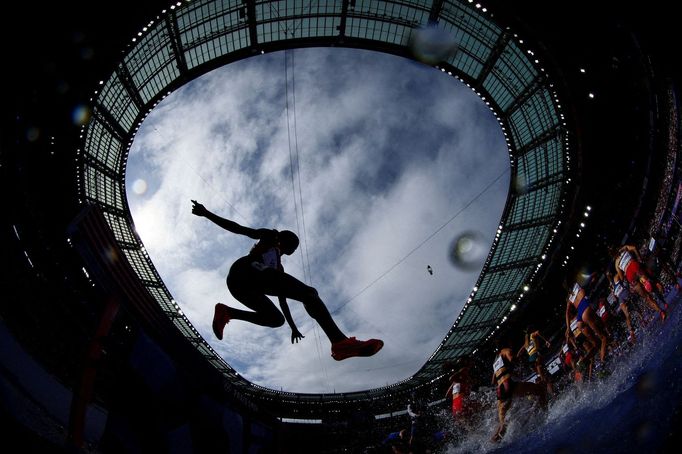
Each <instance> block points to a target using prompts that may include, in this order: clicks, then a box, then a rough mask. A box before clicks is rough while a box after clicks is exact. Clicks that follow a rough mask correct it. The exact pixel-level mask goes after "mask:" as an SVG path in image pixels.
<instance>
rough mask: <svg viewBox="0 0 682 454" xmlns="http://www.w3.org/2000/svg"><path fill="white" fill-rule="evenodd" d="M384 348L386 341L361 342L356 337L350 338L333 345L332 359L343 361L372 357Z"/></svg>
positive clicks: (370, 340)
mask: <svg viewBox="0 0 682 454" xmlns="http://www.w3.org/2000/svg"><path fill="white" fill-rule="evenodd" d="M383 346H384V341H382V340H380V339H369V340H366V341H359V340H357V339H356V338H354V337H349V338H347V339H344V340H342V341H339V342H335V343H333V344H332V358H334V359H335V360H337V361H341V360H343V359H346V358H350V357H352V356H372V355H373V354H375V353H376V352H378V351H379V350H381V347H383Z"/></svg>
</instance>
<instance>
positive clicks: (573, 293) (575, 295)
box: [568, 282, 581, 304]
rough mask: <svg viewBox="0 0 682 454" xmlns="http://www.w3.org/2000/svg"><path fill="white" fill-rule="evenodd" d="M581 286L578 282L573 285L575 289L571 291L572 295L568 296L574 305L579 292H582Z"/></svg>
mask: <svg viewBox="0 0 682 454" xmlns="http://www.w3.org/2000/svg"><path fill="white" fill-rule="evenodd" d="M580 288H581V287H580V285H578V283H577V282H576V283H575V284H573V289H572V290H571V294H570V295H569V296H568V300H569V301H570V302H571V303H572V304H575V299H576V298H577V297H578V292H579V291H580Z"/></svg>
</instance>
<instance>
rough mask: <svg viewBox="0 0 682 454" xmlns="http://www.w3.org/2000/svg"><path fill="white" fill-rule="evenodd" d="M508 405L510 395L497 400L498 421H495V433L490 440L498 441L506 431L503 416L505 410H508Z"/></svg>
mask: <svg viewBox="0 0 682 454" xmlns="http://www.w3.org/2000/svg"><path fill="white" fill-rule="evenodd" d="M509 407H511V397H510V398H507V399H505V400H498V401H497V420H498V423H497V428H496V429H495V433H494V434H493V436H492V438H491V439H490V441H493V442H498V441H500V440H502V437H503V436H504V433H505V432H506V431H507V425H506V423H505V417H506V415H507V411H508V410H509Z"/></svg>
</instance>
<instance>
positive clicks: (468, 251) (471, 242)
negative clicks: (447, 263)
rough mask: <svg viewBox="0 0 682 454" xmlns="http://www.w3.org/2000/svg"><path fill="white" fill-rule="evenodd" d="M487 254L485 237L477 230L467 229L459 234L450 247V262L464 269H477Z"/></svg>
mask: <svg viewBox="0 0 682 454" xmlns="http://www.w3.org/2000/svg"><path fill="white" fill-rule="evenodd" d="M487 254H488V247H487V245H486V241H485V238H484V237H483V235H482V234H481V233H479V232H475V231H468V232H464V233H462V234H460V235H459V236H458V237H457V238H455V239H454V241H453V242H452V246H451V247H450V254H449V255H450V260H451V261H452V263H453V264H454V265H455V266H456V267H458V268H461V269H463V270H466V271H479V270H480V269H481V267H482V266H483V263H484V261H485V258H486V256H487Z"/></svg>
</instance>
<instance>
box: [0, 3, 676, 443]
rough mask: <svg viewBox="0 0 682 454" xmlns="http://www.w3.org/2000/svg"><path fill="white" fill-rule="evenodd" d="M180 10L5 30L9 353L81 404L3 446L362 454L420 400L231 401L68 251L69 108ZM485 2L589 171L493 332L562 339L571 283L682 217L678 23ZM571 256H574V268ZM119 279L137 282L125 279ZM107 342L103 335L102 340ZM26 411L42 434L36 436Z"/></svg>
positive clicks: (14, 430) (180, 348) (631, 8)
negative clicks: (533, 278) (525, 51)
mask: <svg viewBox="0 0 682 454" xmlns="http://www.w3.org/2000/svg"><path fill="white" fill-rule="evenodd" d="M435 3H438V1H436V2H435ZM441 3H442V2H441ZM166 6H167V3H166V2H160V1H157V0H154V1H145V2H134V1H131V0H123V1H119V2H114V3H110V4H109V5H108V6H106V7H105V6H103V5H102V4H99V3H97V4H93V3H92V2H84V1H80V0H79V1H74V2H47V3H33V2H25V3H22V2H20V4H17V5H15V12H14V13H13V14H12V15H8V17H7V19H8V22H11V28H10V27H5V28H3V32H2V33H3V40H4V42H5V43H6V46H5V47H6V49H8V50H9V51H10V54H9V58H8V59H7V60H6V65H5V67H6V69H5V72H6V74H7V75H9V80H8V79H7V78H6V81H7V82H6V84H7V85H6V86H7V88H8V91H9V92H10V93H9V96H10V98H11V100H10V102H9V103H8V102H5V103H4V106H5V108H6V109H7V112H5V115H4V116H3V122H4V123H3V128H2V132H3V133H2V137H1V139H2V149H1V162H0V164H1V167H0V172H1V176H0V180H1V181H2V184H3V191H2V192H3V195H4V203H3V213H4V216H3V222H2V242H3V253H2V256H3V270H2V293H3V296H2V298H1V299H0V301H1V302H0V321H1V322H2V324H3V325H5V326H6V330H7V332H8V333H9V334H8V335H9V336H10V337H9V338H8V339H11V340H12V342H16V345H17V346H20V347H17V348H21V349H22V350H23V351H25V352H26V353H27V354H28V355H29V356H30V357H31V358H33V359H34V360H35V362H36V364H38V365H39V366H40V367H41V368H42V373H44V374H45V375H49V376H50V377H52V378H53V379H54V380H56V381H57V382H58V383H59V384H60V385H61V386H62V387H63V388H64V389H66V390H68V391H70V392H71V395H69V397H71V399H67V403H66V408H67V410H68V411H70V416H69V421H70V425H68V426H66V427H64V426H60V425H59V424H58V423H57V422H56V419H55V418H54V417H51V416H49V415H47V413H49V412H48V410H47V408H48V407H50V405H48V404H46V403H45V402H44V399H45V398H46V397H45V396H44V395H30V393H29V392H28V391H26V394H25V395H23V396H22V399H23V403H21V402H17V401H16V400H14V401H11V402H10V400H11V399H10V400H7V399H9V398H4V399H0V424H1V427H3V430H2V431H3V432H4V433H6V434H7V437H3V438H4V440H3V444H4V443H8V445H9V444H10V441H15V442H18V443H21V445H22V446H24V447H26V449H28V447H30V448H35V449H36V450H39V452H51V451H54V452H71V450H72V449H76V448H73V446H72V445H73V444H76V445H80V448H81V449H83V450H85V451H86V452H87V450H88V449H92V450H93V452H97V450H100V452H128V451H132V452H140V451H141V452H157V451H161V452H165V451H171V450H174V451H175V452H182V451H183V446H184V445H183V444H182V443H183V442H185V441H186V440H191V442H192V446H193V449H194V452H208V451H212V450H213V449H214V448H215V447H222V449H223V450H225V451H229V452H273V451H274V452H341V450H342V449H344V448H348V449H351V450H352V449H354V447H356V448H357V446H358V444H357V443H361V440H362V438H363V437H369V436H370V435H372V434H373V433H376V432H377V431H382V430H384V428H383V427H381V424H382V422H380V421H375V420H374V418H373V412H374V414H376V413H386V412H389V411H395V409H396V408H398V407H399V408H400V409H401V410H402V409H403V408H404V404H403V403H404V401H405V399H406V398H407V397H408V396H409V395H410V393H411V392H413V391H414V390H411V389H403V390H402V395H401V396H396V397H395V398H396V401H399V403H397V404H396V406H395V408H393V406H392V405H391V404H390V403H388V402H386V400H387V399H388V398H387V397H386V396H388V395H389V391H388V390H386V391H384V392H383V393H384V394H382V395H383V396H384V397H386V399H383V400H384V402H383V403H382V404H381V410H380V411H377V409H376V408H369V407H370V405H371V404H370V402H369V401H363V400H362V399H360V400H357V401H354V400H353V399H349V400H348V401H347V402H345V401H344V397H343V396H340V397H338V401H336V402H335V401H334V398H333V396H330V395H327V396H326V397H325V402H320V403H319V405H318V404H317V403H315V402H307V403H306V402H302V403H298V404H291V403H290V402H289V401H287V400H286V399H283V400H282V401H276V398H275V400H274V401H272V402H270V403H268V402H269V401H266V400H265V399H260V400H259V398H254V394H255V393H259V390H258V389H254V390H252V393H254V394H249V393H244V392H243V391H242V389H241V388H239V387H233V386H232V385H231V384H230V383H229V382H228V381H226V379H225V377H224V376H223V375H221V373H219V372H218V370H217V369H216V368H214V367H213V366H212V365H211V364H209V363H208V362H207V361H205V360H204V358H203V357H202V356H200V355H198V354H197V353H196V350H195V349H194V347H193V346H192V345H191V344H190V343H189V342H187V340H186V339H185V338H184V337H183V336H182V335H180V334H179V333H178V332H176V330H175V329H174V328H173V325H172V323H171V322H170V321H168V320H165V319H164V320H159V321H158V323H156V324H153V323H150V321H149V319H148V318H145V317H141V316H140V314H139V313H138V312H137V310H136V306H134V305H132V306H131V305H125V304H124V305H121V306H120V307H119V306H118V304H117V303H115V302H114V303H112V299H113V300H115V299H117V298H122V299H125V298H132V299H134V298H135V297H134V296H133V297H130V295H128V296H126V295H123V296H121V295H120V294H119V293H120V292H123V293H125V292H132V293H135V292H144V289H143V288H142V287H139V288H138V287H137V286H140V285H141V284H139V282H134V281H126V280H123V281H119V282H117V283H116V282H115V283H113V284H111V285H109V286H107V285H108V284H107V281H106V277H105V278H103V280H101V281H98V282H97V283H96V284H93V283H92V282H91V281H90V280H89V279H87V278H86V277H85V276H84V275H83V272H82V268H83V266H84V263H86V262H87V258H84V255H83V254H82V253H79V251H80V249H79V247H81V246H78V247H72V246H71V245H70V244H69V243H68V242H67V237H68V235H67V231H68V230H69V226H71V225H73V223H74V219H76V217H77V216H78V215H79V214H80V213H82V209H83V206H82V205H81V204H80V203H79V192H78V191H79V190H78V187H77V178H76V171H77V163H76V162H75V159H76V158H75V156H74V153H73V150H75V149H76V148H78V147H79V144H80V140H79V134H80V131H79V129H78V128H77V127H75V126H74V125H73V122H72V119H71V115H72V111H73V109H74V107H75V106H78V105H82V104H87V103H88V102H89V100H90V98H91V97H92V93H93V91H94V90H95V89H96V88H97V84H98V82H99V81H100V80H103V79H106V78H107V77H108V76H109V75H110V74H111V73H112V72H113V70H114V66H115V64H116V62H118V61H119V60H120V59H121V58H122V56H123V51H124V50H125V49H126V48H127V46H128V45H129V44H130V39H131V37H132V36H134V35H135V34H136V33H137V31H138V30H139V29H140V28H141V27H143V26H144V25H145V23H146V22H147V21H148V20H149V18H153V17H155V16H157V15H158V14H159V13H160V11H161V10H162V9H164V8H165V7H166ZM486 6H487V7H488V8H489V9H490V10H491V11H494V13H495V15H496V19H498V20H500V21H501V22H502V23H505V24H510V25H512V26H513V27H514V28H515V29H517V30H522V31H523V32H524V34H525V36H527V37H528V38H529V39H530V40H532V41H533V42H535V43H537V45H538V46H539V48H540V49H542V52H543V55H542V57H543V59H544V60H545V61H547V62H548V63H549V64H548V66H549V67H550V68H551V71H552V73H553V76H554V80H555V81H556V82H557V87H556V90H557V91H558V92H559V94H560V96H561V98H562V99H563V101H564V102H566V103H568V105H567V106H565V111H566V112H567V113H568V114H567V118H566V121H567V123H568V126H567V128H568V130H569V131H571V134H572V137H571V140H572V143H573V144H574V145H575V147H576V148H577V150H575V156H576V158H577V160H578V163H577V165H576V167H575V170H573V171H572V173H571V174H570V176H571V183H570V185H569V187H568V188H567V193H568V194H569V195H570V197H571V198H570V204H569V207H568V208H567V209H568V211H569V214H568V216H567V217H568V218H570V221H569V222H565V223H563V224H562V229H563V231H561V232H559V238H560V240H559V241H557V242H556V243H554V245H553V247H552V249H551V251H550V254H549V256H550V258H549V262H550V263H549V265H548V266H547V267H545V268H543V274H542V275H541V277H540V280H539V283H538V284H537V285H536V286H535V287H534V288H532V289H531V291H530V292H529V293H528V295H527V296H526V304H525V305H524V307H523V309H522V310H518V311H516V312H514V314H513V315H512V316H510V317H509V321H508V322H507V323H506V325H505V327H504V328H503V329H501V330H499V331H497V332H496V336H505V335H508V334H509V333H512V332H518V331H519V330H520V329H521V327H523V326H525V325H526V324H528V323H535V324H536V325H539V326H543V327H545V330H546V332H548V333H557V332H558V333H559V335H561V334H562V330H563V311H564V307H565V306H564V301H565V290H564V288H563V287H562V282H563V279H564V277H565V276H566V275H567V274H568V273H570V272H571V271H575V270H576V267H577V266H585V265H586V264H587V266H589V267H590V269H592V270H595V271H597V270H602V271H603V269H604V267H605V266H606V259H607V256H608V247H609V246H610V245H613V244H620V243H621V241H622V240H623V238H624V237H627V238H629V239H630V241H631V242H633V243H637V244H641V243H642V242H645V241H646V240H647V239H648V238H650V237H651V236H652V234H655V233H657V230H656V228H658V226H659V225H660V224H661V222H662V220H664V219H665V220H667V219H668V218H670V217H671V216H673V215H674V213H671V212H670V211H671V207H672V205H673V200H674V197H675V190H676V188H677V184H678V183H679V181H680V177H681V175H680V169H682V166H680V164H679V162H677V160H678V158H679V151H680V150H679V142H677V149H676V150H673V152H672V153H673V154H674V155H675V156H674V159H673V163H674V164H675V167H673V168H672V169H671V168H670V165H669V163H670V159H668V155H669V154H670V153H671V151H670V149H669V140H670V137H669V134H668V132H667V131H668V130H673V129H674V130H675V131H676V134H679V118H678V124H673V125H671V124H670V118H671V116H670V115H669V112H671V111H677V110H678V109H679V99H673V100H672V102H671V99H670V98H669V97H666V94H667V93H670V91H671V90H672V91H675V90H677V89H678V87H677V85H675V84H677V83H679V82H680V80H681V79H680V70H679V67H678V66H677V64H678V61H677V60H678V54H679V43H680V39H679V36H676V34H677V33H678V32H677V30H678V24H677V23H676V21H677V19H676V17H675V15H674V14H673V13H672V12H667V11H665V10H664V4H663V3H662V2H661V3H660V4H659V3H658V2H656V3H655V4H654V6H645V5H644V4H635V3H623V2H611V1H609V2H587V1H579V2H568V1H562V2H542V1H515V2H509V1H504V0H495V1H488V2H486ZM581 67H587V68H589V69H590V71H589V74H588V75H584V74H581V73H580V72H579V71H578V69H579V68H581ZM589 93H594V95H595V96H594V98H590V97H589ZM675 93H677V92H676V91H675ZM10 123H11V124H10ZM31 131H39V133H37V132H36V133H35V134H34V135H31ZM678 166H679V167H680V168H678ZM661 200H662V201H663V202H661ZM587 205H590V206H591V207H592V211H591V216H590V221H589V225H588V227H587V228H586V229H585V230H584V232H582V233H583V234H582V235H581V236H580V237H579V240H576V239H575V238H576V235H575V234H576V232H577V231H578V224H579V222H580V221H581V218H582V216H583V211H584V209H585V206H587ZM93 222H94V221H93ZM667 240H668V247H669V250H670V251H673V252H671V260H674V262H675V263H678V262H679V250H680V231H679V224H677V223H673V224H672V227H671V228H670V230H669V232H668V238H667ZM569 241H570V242H569ZM569 246H574V247H575V250H576V252H575V253H574V255H573V256H572V260H571V262H570V263H569V264H568V266H563V264H562V259H563V256H565V255H566V254H567V248H568V247H569ZM86 248H87V247H86ZM27 254H28V255H27ZM27 256H29V257H30V265H29V263H28V262H27ZM92 260H95V259H92ZM87 263H89V264H92V263H94V262H87ZM116 272H117V273H121V275H123V276H126V274H125V273H127V272H129V271H126V270H118V271H116ZM121 282H126V284H125V285H126V287H125V288H124V289H123V290H121V288H119V287H117V285H121ZM132 293H131V294H132ZM106 310H113V311H116V310H118V313H117V315H115V317H114V319H113V321H112V323H111V326H110V330H108V329H107V327H102V326H101V323H102V320H103V318H102V314H103V312H105V311H106ZM155 316H156V315H155ZM455 317H456V315H454V316H453V321H454V318H455ZM98 329H100V330H103V331H102V332H107V334H106V335H105V336H103V337H98V336H97V333H98ZM3 342H4V341H3ZM8 345H9V344H5V345H3V346H2V348H3V349H5V348H6V346H8ZM13 348H14V347H13ZM491 348H492V344H491V343H482V344H481V345H480V347H479V349H478V355H479V356H480V358H481V363H480V364H483V363H485V364H484V365H482V366H481V367H480V368H477V370H479V371H480V373H481V377H484V378H483V380H486V381H487V380H488V377H489V371H488V363H489V362H490V357H491V352H490V349H491ZM11 351H14V350H12V349H9V348H7V349H6V352H7V354H6V355H3V356H4V357H3V361H5V362H2V363H0V376H1V377H2V379H3V383H5V384H6V385H5V386H6V387H12V388H14V389H23V386H22V383H19V382H17V381H16V380H17V379H16V375H15V374H14V372H13V371H12V370H11V368H9V366H8V363H6V362H7V361H9V362H11V353H10V352H11ZM8 358H9V359H8ZM88 374H90V375H88ZM90 378H92V380H94V381H92V382H90V381H89V379H90ZM88 383H90V385H91V389H90V388H88ZM446 387H447V383H445V382H444V381H442V380H437V381H435V382H433V383H431V385H430V386H425V387H421V388H420V390H419V392H420V393H423V394H424V395H426V396H432V395H441V394H442V393H443V390H444V389H445V388H446ZM3 389H5V388H3ZM0 396H2V394H0ZM79 399H80V400H79ZM294 399H295V398H294ZM401 399H402V400H401ZM8 402H10V403H8ZM83 402H93V403H94V404H96V405H98V406H99V407H101V408H102V409H104V410H106V413H107V415H108V416H107V417H104V419H106V422H102V425H103V428H102V430H101V438H100V440H99V445H98V446H96V447H95V446H90V447H88V446H87V443H86V444H82V438H83V435H82V431H83V430H84V429H83V427H82V424H83V421H82V420H80V419H79V418H83V417H84V416H82V415H81V416H80V417H79V416H78V414H77V412H78V411H79V409H81V410H82V408H83V407H82V405H84V404H83ZM18 409H24V410H22V412H24V413H25V415H28V416H26V417H28V418H33V419H41V423H40V424H38V423H36V424H33V425H32V426H31V427H28V426H27V425H26V424H25V423H24V422H23V421H24V420H23V419H22V418H23V416H20V415H18V413H17V412H18V411H19V410H18ZM321 412H322V413H323V414H324V416H322V419H323V421H325V422H326V423H328V424H326V425H317V426H314V425H308V424H287V423H284V422H281V421H280V420H279V419H278V418H280V417H282V416H287V417H291V416H294V415H300V417H301V418H317V417H318V416H320V413H321ZM368 418H369V419H368ZM673 421H674V422H672V423H671V425H672V424H677V425H678V426H679V422H680V418H679V415H675V419H674V420H673ZM334 422H336V424H335V423H334ZM36 427H42V428H44V430H43V431H40V430H39V429H36ZM372 431H374V432H372ZM188 434H189V435H188ZM74 439H75V440H74ZM303 439H305V440H306V442H305V443H304V444H303V445H301V443H302V442H301V440H303ZM8 440H9V441H8ZM67 440H68V441H67ZM676 440H677V439H676V438H671V439H670V440H669V443H673V442H674V441H676ZM174 443H175V445H174ZM353 443H356V444H353ZM14 446H16V445H14ZM171 448H172V449H171ZM336 449H338V451H336ZM23 450H25V449H22V451H23ZM75 452H77V450H76V451H75ZM350 452H352V451H350Z"/></svg>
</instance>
